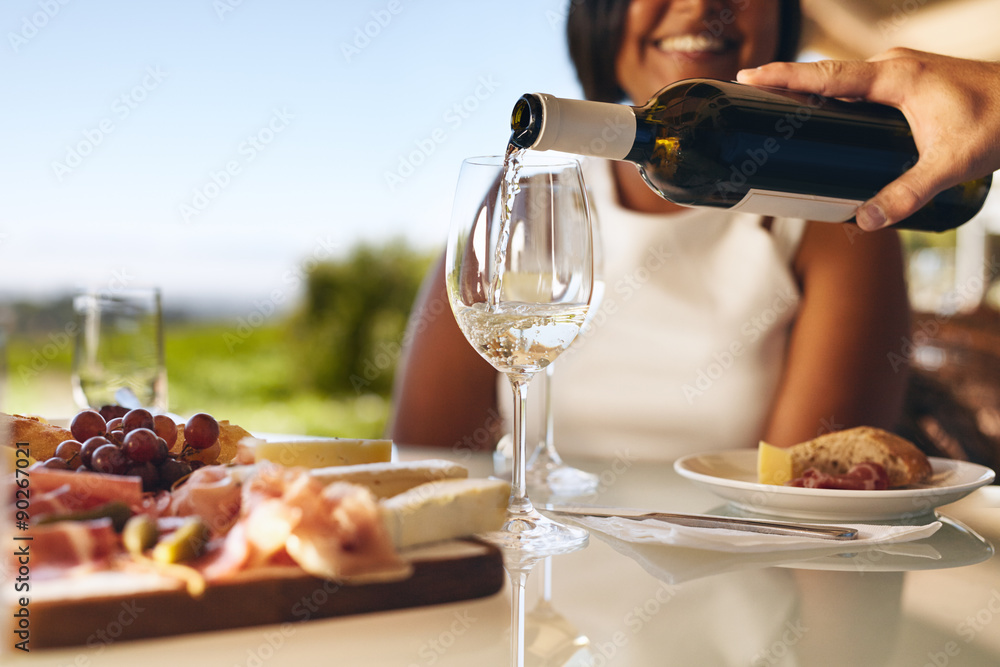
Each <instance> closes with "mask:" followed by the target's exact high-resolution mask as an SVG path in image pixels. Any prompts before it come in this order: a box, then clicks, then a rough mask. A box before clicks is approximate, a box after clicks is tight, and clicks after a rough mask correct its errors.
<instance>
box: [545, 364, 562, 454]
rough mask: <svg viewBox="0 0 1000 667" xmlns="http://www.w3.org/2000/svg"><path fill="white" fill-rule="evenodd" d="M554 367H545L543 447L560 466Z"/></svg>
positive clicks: (553, 365)
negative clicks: (553, 402) (553, 406)
mask: <svg viewBox="0 0 1000 667" xmlns="http://www.w3.org/2000/svg"><path fill="white" fill-rule="evenodd" d="M554 368H555V364H549V365H548V366H546V367H545V442H543V443H542V447H543V448H544V449H545V456H546V458H547V459H548V460H549V461H551V462H552V464H554V465H557V466H560V465H562V459H561V458H559V454H558V453H557V452H556V435H555V433H556V429H555V417H554V416H553V410H552V379H553V378H554V377H555V370H554Z"/></svg>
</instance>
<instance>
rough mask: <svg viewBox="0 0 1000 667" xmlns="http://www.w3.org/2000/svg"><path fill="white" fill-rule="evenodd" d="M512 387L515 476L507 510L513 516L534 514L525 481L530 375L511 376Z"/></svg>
mask: <svg viewBox="0 0 1000 667" xmlns="http://www.w3.org/2000/svg"><path fill="white" fill-rule="evenodd" d="M508 377H509V378H510V386H511V388H512V389H513V390H514V474H513V480H512V486H511V492H510V502H509V503H508V506H507V510H508V511H509V512H511V513H513V514H525V515H526V514H530V513H532V512H534V509H535V508H534V507H533V506H532V505H531V501H530V500H528V486H527V480H526V479H525V468H526V466H525V451H524V448H525V442H526V439H527V422H526V421H525V417H524V415H525V412H526V410H527V407H528V382H529V381H530V380H531V376H530V375H510V376H508Z"/></svg>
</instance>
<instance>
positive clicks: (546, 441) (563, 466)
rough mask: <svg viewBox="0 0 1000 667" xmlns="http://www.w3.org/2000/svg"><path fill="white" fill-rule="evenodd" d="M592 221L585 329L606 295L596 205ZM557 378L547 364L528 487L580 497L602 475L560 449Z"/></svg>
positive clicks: (594, 488)
mask: <svg viewBox="0 0 1000 667" xmlns="http://www.w3.org/2000/svg"><path fill="white" fill-rule="evenodd" d="M590 222H591V230H592V236H593V248H594V288H593V296H592V297H591V299H590V309H589V310H588V311H587V319H586V321H585V322H584V325H583V329H582V332H583V333H584V334H586V332H587V328H588V327H589V326H590V325H591V324H592V323H593V318H594V316H595V315H596V314H597V309H598V308H599V307H600V305H601V299H602V298H603V296H604V267H603V255H602V246H601V235H600V226H599V225H598V224H597V217H596V216H595V214H594V209H593V208H591V209H590ZM554 379H555V364H549V365H548V366H546V367H545V383H544V387H545V390H544V394H543V396H544V410H545V434H544V438H543V439H542V440H541V442H539V443H538V446H537V447H535V451H534V452H532V454H531V456H530V457H529V458H528V463H527V466H528V467H527V480H528V488H529V489H530V490H531V493H533V494H539V495H544V496H547V497H550V498H551V497H553V496H563V497H579V496H587V495H590V494H592V493H594V492H596V491H597V488H598V486H599V481H600V480H599V479H598V477H597V475H595V474H594V473H591V472H587V471H586V470H580V469H579V468H574V467H573V466H571V465H569V464H568V463H565V462H564V461H563V460H562V457H561V456H559V452H558V451H556V442H555V419H554V414H553V409H552V386H553V381H554Z"/></svg>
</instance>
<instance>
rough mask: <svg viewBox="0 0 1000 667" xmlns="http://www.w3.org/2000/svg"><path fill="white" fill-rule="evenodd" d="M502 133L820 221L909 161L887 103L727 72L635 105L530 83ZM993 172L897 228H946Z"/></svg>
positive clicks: (695, 196)
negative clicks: (544, 90) (755, 82)
mask: <svg viewBox="0 0 1000 667" xmlns="http://www.w3.org/2000/svg"><path fill="white" fill-rule="evenodd" d="M511 130H512V132H511V139H510V141H511V143H512V144H514V145H515V146H518V147H520V148H531V149H535V150H558V151H562V152H567V153H576V154H578V155H592V156H597V157H605V158H610V159H615V160H628V161H629V162H634V163H635V164H636V165H638V168H639V173H640V174H642V177H643V179H644V180H645V181H646V183H647V184H648V185H649V187H651V188H652V189H653V190H655V191H656V192H657V193H659V194H660V196H662V197H663V198H664V199H668V200H669V201H672V202H674V203H676V204H681V205H684V206H714V207H718V208H727V209H730V210H734V211H746V212H750V213H758V214H761V215H772V216H779V217H793V218H806V219H809V220H823V221H827V222H848V221H853V219H854V213H855V211H856V210H857V207H858V206H859V205H860V204H861V203H863V202H864V201H866V200H868V199H869V198H871V197H872V196H873V195H874V194H875V193H876V192H878V191H879V190H880V189H882V188H883V187H884V186H885V185H887V184H888V183H889V182H890V181H892V180H894V179H895V178H896V177H898V176H899V175H900V174H901V173H903V172H904V171H906V170H907V169H909V168H910V167H912V166H913V165H914V164H915V163H916V161H917V156H918V153H917V148H916V145H915V144H914V143H913V137H912V135H911V133H910V128H909V125H908V124H907V122H906V119H905V118H904V117H903V115H902V114H901V113H900V112H899V111H897V110H896V109H894V108H892V107H887V106H883V105H880V104H871V103H862V102H845V101H842V100H835V99H831V98H826V97H820V96H818V95H806V94H801V93H795V92H791V91H787V90H778V89H773V88H755V87H752V86H746V85H743V84H739V83H735V82H730V81H716V80H712V79H687V80H684V81H678V82H677V83H674V84H672V85H670V86H667V87H666V88H664V89H663V90H661V91H660V92H659V93H657V94H656V96H654V97H653V98H652V99H651V100H650V101H649V102H647V103H646V104H645V105H644V106H641V107H630V106H624V105H619V104H606V103H603V102H586V101H580V100H567V99H560V98H556V97H552V96H551V95H546V94H540V93H530V94H527V95H524V96H522V97H521V98H520V99H519V100H518V101H517V104H516V105H515V106H514V110H513V113H512V114H511ZM991 181H992V176H991V175H988V176H985V177H983V178H980V179H976V180H973V181H968V182H966V183H961V184H959V185H956V186H954V187H952V188H949V189H947V190H945V191H943V192H941V193H940V194H938V195H937V196H935V197H934V198H933V199H932V200H931V201H930V202H928V203H927V205H925V206H924V207H923V208H921V209H920V210H919V211H917V212H916V213H914V214H913V215H912V216H910V217H909V218H907V219H906V220H903V221H901V222H900V223H899V224H898V225H897V226H898V227H900V228H903V229H915V230H921V231H936V232H940V231H945V230H948V229H954V228H955V227H958V226H959V225H961V224H963V223H965V222H968V221H969V220H970V219H971V218H972V217H973V216H975V215H976V213H978V212H979V210H980V209H981V208H982V206H983V202H984V201H985V199H986V194H987V193H988V192H989V188H990V183H991Z"/></svg>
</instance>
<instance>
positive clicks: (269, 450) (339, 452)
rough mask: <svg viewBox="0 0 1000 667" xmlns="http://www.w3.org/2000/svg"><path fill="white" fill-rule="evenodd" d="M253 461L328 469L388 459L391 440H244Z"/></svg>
mask: <svg viewBox="0 0 1000 667" xmlns="http://www.w3.org/2000/svg"><path fill="white" fill-rule="evenodd" d="M240 446H241V447H244V446H246V447H249V449H250V450H251V451H252V452H253V456H254V461H271V462H272V463H277V464H279V465H282V466H285V467H286V468H296V467H302V468H328V467H330V466H349V465H358V464H361V463H387V462H389V461H391V460H392V440H357V439H353V438H324V439H317V440H289V441H283V442H281V441H267V440H259V439H251V438H244V439H243V440H242V441H241V443H240Z"/></svg>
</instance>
